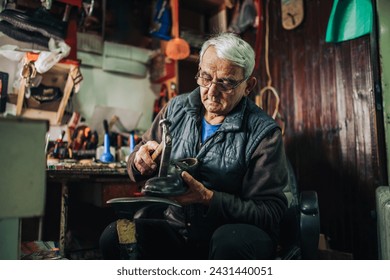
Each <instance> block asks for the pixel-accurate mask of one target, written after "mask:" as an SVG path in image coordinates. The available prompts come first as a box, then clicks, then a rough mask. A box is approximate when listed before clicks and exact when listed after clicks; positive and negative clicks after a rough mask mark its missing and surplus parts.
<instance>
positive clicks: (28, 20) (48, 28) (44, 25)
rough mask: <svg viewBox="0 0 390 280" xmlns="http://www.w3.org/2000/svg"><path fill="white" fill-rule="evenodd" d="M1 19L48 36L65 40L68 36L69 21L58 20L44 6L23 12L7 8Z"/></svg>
mask: <svg viewBox="0 0 390 280" xmlns="http://www.w3.org/2000/svg"><path fill="white" fill-rule="evenodd" d="M0 19H2V20H4V21H7V22H9V23H11V24H12V25H14V26H15V27H17V28H20V29H23V30H27V31H33V32H39V33H41V34H42V35H44V36H46V37H52V38H54V39H57V40H63V39H65V37H66V32H67V28H68V27H67V23H66V22H63V21H61V20H58V19H57V18H56V17H54V16H53V15H52V14H50V12H49V11H48V10H46V9H45V8H43V7H40V8H38V9H37V10H35V11H34V12H30V11H28V12H22V11H18V10H13V9H5V10H4V11H2V12H1V13H0Z"/></svg>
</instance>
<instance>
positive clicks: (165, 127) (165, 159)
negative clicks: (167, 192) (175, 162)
mask: <svg viewBox="0 0 390 280" xmlns="http://www.w3.org/2000/svg"><path fill="white" fill-rule="evenodd" d="M159 124H160V126H161V128H162V141H161V143H162V152H161V161H160V169H159V171H158V177H166V176H167V174H168V168H169V162H170V160H171V150H172V136H171V133H170V131H169V126H170V125H171V122H170V121H169V120H168V119H162V120H161V121H160V123H159Z"/></svg>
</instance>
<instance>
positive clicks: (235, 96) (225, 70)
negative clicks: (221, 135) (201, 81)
mask: <svg viewBox="0 0 390 280" xmlns="http://www.w3.org/2000/svg"><path fill="white" fill-rule="evenodd" d="M198 75H199V76H200V77H203V78H205V79H208V80H212V81H213V82H220V83H222V82H223V83H230V84H236V83H238V82H240V81H243V79H244V70H243V69H242V68H240V67H239V66H236V65H234V64H232V63H231V62H229V61H227V60H224V59H221V58H218V57H217V53H216V51H215V48H214V47H213V46H210V47H209V48H208V49H207V50H206V51H205V53H204V54H203V58H202V63H201V64H200V65H199V73H198ZM247 87H248V85H247V81H243V82H242V83H241V84H239V85H238V86H237V87H236V88H234V89H233V90H231V91H221V90H219V89H218V86H217V85H216V84H212V85H211V86H210V87H209V88H207V87H202V86H201V87H200V94H201V100H202V103H203V106H204V107H205V108H206V111H207V113H210V114H213V115H217V116H226V115H228V114H229V112H230V111H232V110H233V109H234V107H236V105H237V104H238V103H239V102H240V100H241V98H242V97H243V96H246V95H248V94H249V90H248V88H247Z"/></svg>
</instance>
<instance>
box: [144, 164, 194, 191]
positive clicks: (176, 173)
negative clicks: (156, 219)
mask: <svg viewBox="0 0 390 280" xmlns="http://www.w3.org/2000/svg"><path fill="white" fill-rule="evenodd" d="M197 167H198V160H197V159H196V158H185V159H180V160H175V161H173V162H172V163H171V164H170V166H169V170H168V175H167V176H166V177H154V178H151V179H149V180H147V181H146V183H145V186H144V187H143V189H142V192H143V193H144V194H145V195H147V196H159V197H171V196H177V195H181V194H184V193H185V192H187V189H188V188H187V186H186V185H185V183H184V181H183V179H182V177H181V173H182V172H183V171H187V172H188V173H190V174H191V175H192V176H195V173H196V170H197Z"/></svg>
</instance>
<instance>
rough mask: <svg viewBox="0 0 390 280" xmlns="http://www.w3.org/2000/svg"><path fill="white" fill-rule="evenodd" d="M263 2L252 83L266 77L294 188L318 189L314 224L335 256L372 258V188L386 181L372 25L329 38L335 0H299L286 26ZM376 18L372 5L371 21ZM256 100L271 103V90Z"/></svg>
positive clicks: (275, 5) (277, 9) (263, 82)
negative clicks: (296, 20)
mask: <svg viewBox="0 0 390 280" xmlns="http://www.w3.org/2000/svg"><path fill="white" fill-rule="evenodd" d="M263 2H264V3H266V2H267V1H263ZM269 2H270V3H269V36H268V39H267V38H266V34H265V33H266V32H263V37H262V38H263V44H262V46H264V45H265V40H268V42H267V43H269V52H268V56H266V53H265V50H264V48H263V52H262V54H263V55H262V59H261V67H260V68H259V72H258V73H259V77H260V85H259V89H258V91H259V92H260V91H261V89H262V88H263V87H266V86H267V85H269V81H270V77H271V81H272V83H271V86H272V87H273V88H274V89H275V90H276V91H277V93H278V94H279V96H280V107H279V112H278V114H277V119H278V121H279V122H280V123H281V124H282V125H283V126H284V128H285V134H284V140H285V145H286V149H287V154H288V157H289V159H290V161H291V163H292V165H293V168H294V170H295V172H296V175H297V180H298V184H299V186H300V188H301V189H305V190H316V191H317V192H318V196H319V205H320V214H321V232H322V233H323V234H324V235H325V236H326V239H327V241H328V243H329V246H330V249H331V250H332V251H333V252H339V254H338V257H340V256H342V257H346V258H354V259H375V258H377V233H376V213H375V190H376V188H377V187H378V186H380V185H383V184H386V182H387V175H386V156H385V154H386V153H385V147H384V136H383V135H384V129H383V111H382V101H381V92H380V86H378V77H379V66H378V63H377V56H378V49H377V46H376V42H377V38H376V37H375V35H376V34H375V29H374V30H373V32H370V33H369V34H365V35H362V36H356V37H353V36H352V37H350V38H345V39H341V40H332V38H330V40H329V41H328V40H326V39H327V38H326V35H327V28H328V25H329V24H330V19H331V14H332V13H333V16H334V18H333V20H334V21H333V23H334V22H337V20H338V22H342V20H346V17H347V15H346V14H343V13H342V12H343V11H338V12H339V13H340V14H337V11H336V13H335V11H334V10H333V9H335V7H334V5H336V4H337V2H341V1H326V0H316V1H304V18H303V21H302V23H301V24H300V25H299V26H297V27H296V28H294V29H290V30H288V29H285V28H283V26H282V13H281V5H280V3H279V1H269ZM282 2H283V1H282ZM347 2H360V1H345V2H344V3H347ZM365 2H367V1H365ZM368 2H370V1H368ZM372 3H373V5H374V4H375V1H373V2H372ZM263 7H264V15H266V11H265V10H266V6H265V5H264V6H263ZM373 8H374V9H375V5H374V7H373ZM344 12H345V11H344ZM363 12H365V13H369V12H370V9H366V10H365V11H363ZM362 16H365V17H368V18H369V15H368V14H363V15H362ZM337 17H338V18H337ZM375 19H376V18H375V13H374V17H373V18H372V20H373V21H374V22H373V24H375ZM263 23H264V24H265V23H266V17H265V18H264V20H263ZM360 23H361V22H360ZM363 23H364V22H363ZM264 30H265V29H264ZM345 32H346V33H347V31H345ZM248 37H249V38H253V36H252V37H251V34H249V35H248ZM252 42H254V41H253V40H252ZM266 58H267V59H268V60H269V73H267V69H266V67H264V66H265V65H266ZM263 104H264V105H265V108H267V106H269V110H270V111H271V112H272V111H273V110H274V109H273V106H274V105H275V101H274V99H273V97H272V94H270V95H269V96H264V102H263Z"/></svg>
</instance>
